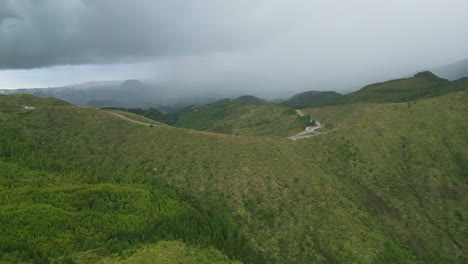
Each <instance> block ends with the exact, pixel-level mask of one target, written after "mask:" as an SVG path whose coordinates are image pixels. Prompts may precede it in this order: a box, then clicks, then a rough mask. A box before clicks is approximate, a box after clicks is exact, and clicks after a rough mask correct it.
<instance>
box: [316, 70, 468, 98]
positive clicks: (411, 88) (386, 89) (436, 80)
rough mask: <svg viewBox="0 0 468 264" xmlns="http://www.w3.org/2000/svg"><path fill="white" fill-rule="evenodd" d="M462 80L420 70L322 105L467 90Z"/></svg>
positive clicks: (425, 96)
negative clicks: (443, 77)
mask: <svg viewBox="0 0 468 264" xmlns="http://www.w3.org/2000/svg"><path fill="white" fill-rule="evenodd" d="M467 87H468V86H466V85H463V84H462V83H461V82H460V81H453V82H452V81H449V80H446V79H442V78H440V77H438V76H436V75H434V74H433V73H431V72H420V73H418V74H416V75H414V77H411V78H405V79H398V80H392V81H387V82H382V83H375V84H371V85H368V86H365V87H363V88H362V89H360V90H358V91H356V92H352V93H350V94H346V95H343V96H338V97H334V98H331V99H329V100H325V102H323V103H322V104H321V105H339V104H352V103H362V102H374V103H399V102H407V101H413V100H419V99H424V98H431V97H435V96H440V95H444V94H447V93H451V92H455V91H459V90H466V89H467Z"/></svg>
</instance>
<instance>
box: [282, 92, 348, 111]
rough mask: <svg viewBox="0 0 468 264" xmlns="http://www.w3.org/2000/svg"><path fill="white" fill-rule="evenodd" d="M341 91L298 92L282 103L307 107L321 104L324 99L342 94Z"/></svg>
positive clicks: (296, 106)
mask: <svg viewBox="0 0 468 264" xmlns="http://www.w3.org/2000/svg"><path fill="white" fill-rule="evenodd" d="M340 95H341V94H340V93H337V92H333V91H327V92H320V91H307V92H303V93H299V94H296V95H294V96H292V97H291V98H290V99H288V100H286V101H284V102H282V103H281V104H282V105H286V106H290V107H295V108H305V107H310V106H314V105H317V104H320V103H321V102H323V101H324V100H328V99H330V98H334V97H336V96H340Z"/></svg>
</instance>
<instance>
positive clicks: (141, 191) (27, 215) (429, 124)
mask: <svg viewBox="0 0 468 264" xmlns="http://www.w3.org/2000/svg"><path fill="white" fill-rule="evenodd" d="M33 99H34V100H36V101H34V102H32V101H31V102H30V103H29V104H30V105H32V106H36V107H37V108H36V109H35V110H25V109H23V108H21V107H19V106H17V105H19V104H20V103H16V102H15V100H18V98H15V97H0V113H1V116H0V146H1V147H0V162H1V163H0V216H1V217H0V230H7V231H5V232H3V233H2V236H0V239H2V240H1V242H0V252H2V256H1V257H0V259H2V260H3V261H6V262H13V261H15V260H28V259H29V260H36V261H37V262H41V261H43V262H44V263H46V259H49V260H59V261H64V262H66V261H69V260H71V259H72V260H73V261H76V262H84V263H86V262H87V261H88V263H93V262H94V263H96V262H99V261H101V262H102V263H106V262H107V263H109V262H117V261H122V262H124V263H125V262H127V263H132V262H141V261H143V260H144V259H148V258H154V257H155V256H157V258H159V259H167V262H169V263H170V262H176V258H177V261H179V260H180V258H179V257H177V255H178V254H179V253H177V252H184V254H186V255H183V257H184V258H185V257H186V258H185V260H181V261H186V262H196V261H198V262H204V261H219V262H221V263H222V262H226V261H228V259H227V258H228V257H229V258H230V259H237V260H240V261H243V262H246V263H349V262H358V263H428V262H433V263H463V262H465V261H466V260H467V259H468V256H467V254H466V252H468V250H467V247H466V245H468V239H467V236H466V232H467V230H468V224H467V222H468V221H466V219H467V218H468V210H467V208H468V193H467V190H468V188H467V175H466V171H468V168H467V165H466V164H468V134H467V133H466V131H468V124H467V122H466V116H468V94H467V93H466V92H465V91H460V92H455V93H451V94H448V95H445V96H439V97H434V98H429V99H424V100H418V101H416V102H415V101H411V102H404V103H393V104H377V103H368V104H352V105H340V106H328V107H320V108H312V109H305V110H303V111H305V112H306V113H308V114H310V116H312V117H313V118H314V119H317V120H318V121H320V122H321V123H322V124H323V125H324V127H325V129H324V131H323V132H322V133H321V134H320V135H319V136H315V137H312V138H309V139H303V140H299V141H296V142H291V141H289V140H287V139H284V138H278V137H252V136H234V135H226V134H217V133H208V132H200V131H193V130H188V129H179V128H171V127H168V126H164V127H147V126H141V125H138V124H133V123H130V122H127V121H125V120H122V119H118V118H112V116H110V115H109V113H107V112H105V111H102V110H99V109H95V108H77V107H73V106H66V105H63V106H48V103H47V102H45V101H43V100H39V99H35V98H33ZM33 99H31V100H33ZM21 104H22V103H21ZM219 107H220V109H221V110H223V109H227V110H225V111H226V113H232V114H233V115H234V114H235V115H236V116H233V117H232V121H231V119H230V118H231V117H229V118H226V117H225V116H223V115H221V118H218V116H217V115H215V114H213V115H211V114H207V115H206V116H207V117H209V118H207V119H206V120H208V121H206V122H204V123H202V122H201V121H200V120H203V119H194V120H193V121H194V122H195V121H196V122H200V123H201V124H205V123H206V124H208V125H207V126H206V127H210V126H211V127H216V122H212V120H213V119H214V120H228V121H225V122H226V123H229V122H233V124H236V123H235V122H237V121H236V120H240V119H243V118H246V116H247V117H248V116H249V115H253V114H252V113H254V116H266V114H259V113H266V112H262V111H269V110H268V107H270V106H247V107H245V106H244V107H242V108H236V106H235V105H234V106H233V105H232V104H229V105H227V106H224V105H222V104H221V106H219ZM223 107H225V108H223ZM231 107H232V108H231ZM245 109H248V111H246V110H245ZM278 109H281V111H283V112H279V110H278ZM188 111H191V110H190V109H189V110H188ZM199 111H203V109H201V110H198V111H196V112H195V111H194V112H189V113H187V115H188V116H189V114H190V115H195V114H198V112H199ZM257 111H260V112H257ZM273 111H278V112H272V111H269V112H268V113H271V114H272V115H276V114H281V116H291V117H293V118H294V122H297V115H296V114H295V113H294V111H293V110H292V109H289V110H288V109H287V108H280V107H275V108H274V110H273ZM213 112H221V113H224V112H222V111H219V109H218V110H217V111H213ZM202 116H205V115H202ZM215 117H216V118H215ZM247 120H249V119H248V118H247ZM187 121H192V120H191V119H190V118H188V119H187ZM242 122H245V120H243V121H242ZM233 127H235V126H234V125H233ZM299 130H301V129H299ZM247 134H248V133H247ZM252 134H255V133H252ZM174 240H181V242H177V241H174ZM223 255H224V256H223ZM93 260H95V261H93Z"/></svg>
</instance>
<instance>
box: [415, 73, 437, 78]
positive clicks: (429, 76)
mask: <svg viewBox="0 0 468 264" xmlns="http://www.w3.org/2000/svg"><path fill="white" fill-rule="evenodd" d="M413 77H415V78H425V79H440V77H439V76H437V75H435V74H434V73H432V72H430V71H423V72H419V73H416V74H415V75H414V76H413Z"/></svg>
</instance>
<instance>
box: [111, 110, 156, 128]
mask: <svg viewBox="0 0 468 264" xmlns="http://www.w3.org/2000/svg"><path fill="white" fill-rule="evenodd" d="M106 112H107V113H109V114H110V115H113V116H116V117H118V118H120V119H123V120H125V121H128V122H130V123H135V124H139V125H144V126H153V127H160V126H161V125H157V124H151V123H145V122H141V121H136V120H133V119H130V118H128V117H125V116H123V115H119V114H117V113H115V112H111V111H106Z"/></svg>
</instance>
